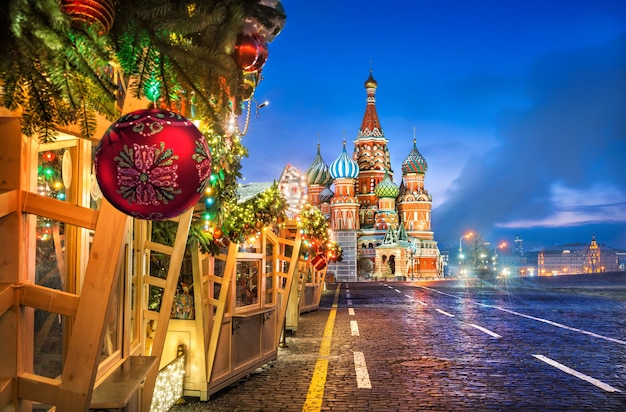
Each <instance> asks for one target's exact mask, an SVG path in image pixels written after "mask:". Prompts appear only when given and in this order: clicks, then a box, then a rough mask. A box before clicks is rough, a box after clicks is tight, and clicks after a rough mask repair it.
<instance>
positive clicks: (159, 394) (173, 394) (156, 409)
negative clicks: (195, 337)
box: [150, 355, 185, 412]
mask: <svg viewBox="0 0 626 412" xmlns="http://www.w3.org/2000/svg"><path fill="white" fill-rule="evenodd" d="M184 377H185V355H182V356H179V357H178V358H176V360H174V361H173V362H171V363H169V364H168V365H167V366H166V367H164V368H163V369H161V370H160V371H159V374H158V375H157V379H156V384H155V386H154V393H153V395H152V404H151V405H150V412H167V411H169V410H170V409H171V408H172V406H174V404H175V403H176V402H177V401H178V400H179V399H180V398H182V397H183V379H184Z"/></svg>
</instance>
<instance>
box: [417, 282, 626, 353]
mask: <svg viewBox="0 0 626 412" xmlns="http://www.w3.org/2000/svg"><path fill="white" fill-rule="evenodd" d="M418 287H419V288H422V289H426V290H430V291H432V292H436V293H440V294H442V295H446V296H450V297H453V298H457V299H464V300H466V301H470V302H473V303H475V304H476V305H479V306H483V307H486V308H494V309H498V310H501V311H502V312H506V313H510V314H512V315H516V316H521V317H523V318H526V319H532V320H536V321H538V322H543V323H547V324H548V325H552V326H556V327H557V328H562V329H567V330H571V331H573V332H578V333H582V334H585V335H588V336H593V337H594V338H598V339H604V340H606V341H609V342H613V343H619V344H620V345H626V341H624V340H621V339H615V338H611V337H609V336H604V335H600V334H598V333H594V332H590V331H587V330H584V329H578V328H573V327H571V326H567V325H563V324H562V323H558V322H554V321H551V320H548V319H543V318H538V317H536V316H531V315H527V314H525V313H520V312H516V311H514V310H510V309H506V308H503V307H500V306H493V305H488V304H485V303H481V302H476V301H474V300H470V299H465V298H463V297H460V296H457V295H452V294H450V293H445V292H442V291H439V290H437V289H432V288H429V287H426V286H418Z"/></svg>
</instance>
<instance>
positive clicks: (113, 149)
mask: <svg viewBox="0 0 626 412" xmlns="http://www.w3.org/2000/svg"><path fill="white" fill-rule="evenodd" d="M95 169H96V178H97V180H98V184H99V185H100V189H101V191H102V194H103V196H104V197H105V198H106V199H107V200H108V201H109V202H110V203H111V204H112V205H113V206H115V207H116V208H117V209H119V210H121V211H122V212H124V213H126V214H129V215H131V216H133V217H136V218H139V219H150V220H162V219H169V218H172V217H175V216H178V215H180V214H181V213H183V212H184V211H185V210H187V209H189V208H190V207H192V206H193V205H195V204H196V203H197V202H198V201H199V200H200V197H201V196H202V194H203V192H204V190H205V188H206V186H207V184H208V183H209V179H210V176H211V155H210V152H209V147H208V145H207V143H206V140H205V139H204V136H203V135H202V133H200V131H199V130H198V128H197V127H196V126H195V125H194V124H193V123H192V122H191V121H189V120H187V119H186V118H184V117H182V116H181V115H178V114H176V113H173V112H170V111H167V110H161V109H149V110H138V111H136V112H132V113H129V114H127V115H124V116H122V117H121V118H119V119H118V120H117V121H116V122H115V123H113V124H112V125H111V126H110V127H109V129H108V130H107V131H106V133H105V134H104V137H103V138H102V140H100V143H99V144H98V147H97V148H96V157H95Z"/></svg>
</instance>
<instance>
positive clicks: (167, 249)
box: [144, 240, 174, 255]
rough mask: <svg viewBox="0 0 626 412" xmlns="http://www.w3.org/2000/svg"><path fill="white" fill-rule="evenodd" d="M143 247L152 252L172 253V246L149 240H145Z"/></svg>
mask: <svg viewBox="0 0 626 412" xmlns="http://www.w3.org/2000/svg"><path fill="white" fill-rule="evenodd" d="M144 247H145V248H146V249H149V250H151V251H153V252H159V253H163V254H164V255H171V254H172V253H174V248H173V247H172V246H168V245H164V244H162V243H156V242H152V241H150V240H146V242H145V244H144Z"/></svg>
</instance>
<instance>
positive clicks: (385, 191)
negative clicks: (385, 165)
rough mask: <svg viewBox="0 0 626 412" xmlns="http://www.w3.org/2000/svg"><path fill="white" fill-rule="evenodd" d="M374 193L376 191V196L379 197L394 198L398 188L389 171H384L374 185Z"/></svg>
mask: <svg viewBox="0 0 626 412" xmlns="http://www.w3.org/2000/svg"><path fill="white" fill-rule="evenodd" d="M374 193H376V196H378V197H379V198H383V197H388V198H392V199H395V198H396V197H398V195H399V194H400V189H399V188H398V185H396V184H395V183H394V182H393V180H391V178H390V177H389V173H387V172H385V177H384V178H383V180H382V181H381V182H380V183H379V184H377V185H376V189H374Z"/></svg>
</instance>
